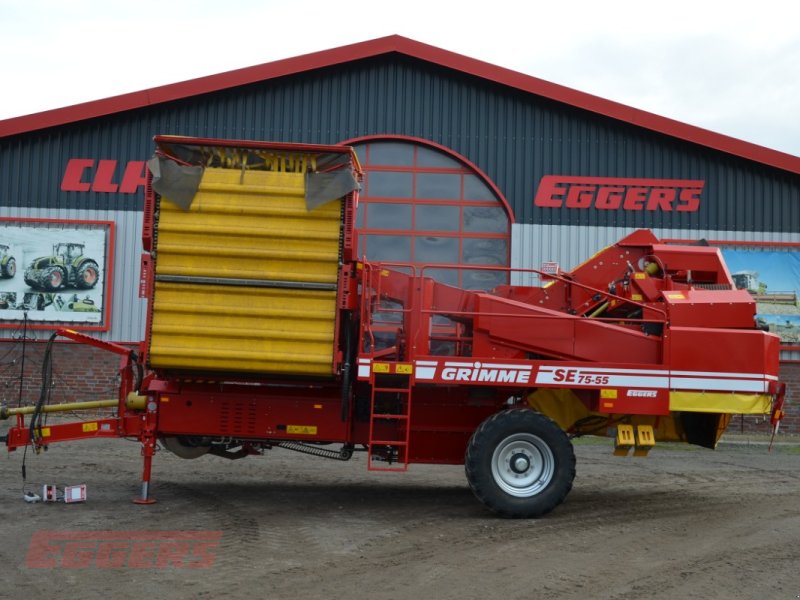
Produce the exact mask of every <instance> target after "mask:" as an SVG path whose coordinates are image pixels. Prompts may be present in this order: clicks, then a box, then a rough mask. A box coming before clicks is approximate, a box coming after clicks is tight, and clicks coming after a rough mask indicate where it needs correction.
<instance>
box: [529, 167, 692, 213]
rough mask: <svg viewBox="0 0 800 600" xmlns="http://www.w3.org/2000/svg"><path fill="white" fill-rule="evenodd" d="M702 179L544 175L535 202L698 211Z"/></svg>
mask: <svg viewBox="0 0 800 600" xmlns="http://www.w3.org/2000/svg"><path fill="white" fill-rule="evenodd" d="M704 186H705V181H703V180H688V179H630V178H625V177H574V176H561V175H545V176H544V177H542V179H541V181H540V182H539V189H538V190H537V192H536V197H535V199H534V204H535V205H536V206H538V207H540V208H562V207H565V208H570V209H578V210H587V209H592V208H594V209H598V210H626V211H663V212H673V211H676V212H697V210H698V209H699V208H700V201H701V197H702V194H703V187H704Z"/></svg>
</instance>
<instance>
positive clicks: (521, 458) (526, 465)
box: [509, 452, 531, 473]
mask: <svg viewBox="0 0 800 600" xmlns="http://www.w3.org/2000/svg"><path fill="white" fill-rule="evenodd" d="M509 465H510V466H511V470H512V471H514V473H524V472H525V471H527V470H528V469H530V467H531V461H530V459H529V458H528V457H527V456H526V455H525V454H524V453H522V452H518V453H517V454H515V455H514V456H512V457H511V460H510V461H509Z"/></svg>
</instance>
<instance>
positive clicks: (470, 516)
mask: <svg viewBox="0 0 800 600" xmlns="http://www.w3.org/2000/svg"><path fill="white" fill-rule="evenodd" d="M725 442H726V443H724V444H722V445H721V447H720V448H719V449H718V450H716V451H710V450H704V449H695V448H691V447H688V446H680V445H669V444H663V445H659V446H658V447H657V448H656V449H654V450H653V451H652V452H651V454H650V456H649V457H647V458H632V457H629V458H618V457H614V456H612V454H611V445H610V441H606V440H596V441H587V442H584V441H580V442H578V443H577V444H576V454H577V459H578V474H577V477H576V480H575V486H574V488H573V490H572V492H571V493H570V495H569V496H568V497H567V500H566V502H565V503H564V504H563V505H562V506H560V507H559V508H557V509H556V510H555V511H554V512H552V513H551V514H549V515H548V516H546V517H544V518H542V519H538V520H525V521H519V520H506V519H501V518H497V517H495V516H493V515H492V514H491V513H489V512H487V511H486V509H484V508H483V506H481V505H480V504H479V503H478V502H477V500H475V498H474V497H473V496H472V494H471V492H470V491H469V488H468V487H467V484H466V481H465V478H464V473H463V468H461V467H449V466H422V465H413V466H412V467H411V469H410V471H409V472H408V473H403V474H397V473H369V472H367V470H366V466H365V461H364V457H363V456H361V455H357V456H356V457H355V458H354V459H353V460H352V461H351V462H349V463H340V462H334V461H329V460H324V459H318V458H313V457H309V456H305V455H300V454H296V453H292V452H289V451H286V450H272V451H270V452H268V453H267V454H266V455H265V456H263V457H252V458H247V459H245V460H240V461H233V462H231V461H226V460H224V459H221V458H217V457H211V456H206V457H203V458H200V459H197V460H193V461H189V460H182V459H179V458H177V457H175V456H172V455H170V454H169V453H167V452H161V453H159V454H158V455H157V456H156V458H155V463H154V473H153V494H154V496H155V497H156V498H157V499H158V503H156V504H154V505H151V506H139V505H135V504H133V503H131V501H130V500H131V498H133V497H134V496H135V495H136V494H137V493H138V490H139V483H138V481H139V478H140V469H141V462H140V461H141V459H140V457H139V449H138V445H137V444H136V443H129V442H125V441H117V440H95V441H90V442H79V443H74V444H63V445H59V446H53V447H52V448H51V449H50V450H49V451H48V452H46V453H42V454H41V455H31V453H30V452H29V453H28V456H27V459H26V464H27V481H28V484H29V485H28V488H29V489H36V488H39V489H40V486H41V484H42V483H55V484H58V485H59V486H63V485H65V484H78V483H85V484H86V485H87V489H88V499H87V501H86V502H85V503H82V504H64V503H55V504H42V503H38V504H28V503H25V502H23V500H22V492H21V490H22V480H21V475H20V466H21V463H22V458H23V453H22V452H20V451H17V452H14V453H11V454H10V455H9V456H8V457H7V458H6V457H3V458H2V459H0V517H2V522H3V529H2V531H3V534H4V535H3V538H4V543H3V544H2V546H1V547H0V565H2V566H0V572H1V573H2V580H3V583H4V585H3V586H2V588H1V589H0V597H9V598H10V597H11V596H12V595H13V596H14V597H18V596H19V594H21V593H24V594H25V595H29V596H33V597H55V596H62V597H63V596H64V595H68V596H70V597H75V598H107V597H115V598H134V597H135V598H161V597H169V598H179V599H181V598H187V599H188V598H219V597H223V596H227V597H230V598H244V597H248V598H264V599H284V598H292V599H303V598H325V599H337V598H358V599H360V598H371V599H384V598H385V599H399V598H414V599H421V598H437V599H450V598H452V599H458V600H468V599H471V598H476V599H478V598H480V599H482V600H483V599H486V598H504V599H512V598H520V599H523V598H524V599H530V598H559V599H561V598H566V599H571V598H575V599H578V598H580V599H582V600H583V599H586V598H608V599H615V598H619V599H623V598H625V599H628V598H642V597H645V598H648V599H653V598H671V599H672V598H702V599H709V598H758V599H766V598H769V599H783V598H786V599H792V600H793V599H795V598H798V597H800V569H798V565H800V541H799V540H800V469H798V466H799V465H800V445H796V444H791V443H790V444H786V443H784V444H781V445H780V446H778V447H776V448H775V449H774V450H773V451H772V452H771V453H768V452H767V450H766V447H765V443H764V442H765V440H763V439H751V438H742V437H737V436H728V437H726V438H725ZM99 532H106V533H99ZM131 532H140V533H138V534H136V533H131ZM142 532H143V533H142ZM159 532H167V533H166V534H164V533H159ZM174 532H189V534H188V535H189V536H190V537H193V536H198V535H200V536H201V537H202V536H205V538H206V541H205V543H206V545H205V546H202V545H200V546H198V545H195V546H192V548H193V549H192V550H191V552H193V553H194V554H193V557H194V559H195V560H193V561H192V560H188V559H186V556H184V557H183V558H184V559H186V560H178V559H174V556H173V559H172V560H170V559H169V558H167V559H165V560H161V563H159V560H160V559H159V557H160V556H161V555H160V554H158V552H161V551H165V546H164V544H165V542H163V540H161V541H158V539H157V540H156V542H154V543H155V546H154V545H153V542H152V540H153V539H154V538H158V535H166V536H167V537H170V536H171V539H172V538H175V537H176V536H177V535H178V534H176V533H174ZM108 535H110V536H111V538H113V539H115V540H116V542H115V544H116V545H115V546H114V547H113V548H114V554H113V556H115V557H117V559H118V560H119V561H120V562H114V561H113V560H112V561H111V562H109V561H108V560H105V559H103V556H106V558H107V555H106V554H103V552H104V550H102V548H105V549H106V550H107V548H108V546H107V545H106V546H103V545H102V543H100V544H99V543H98V541H97V540H98V539H99V540H101V541H102V539H105V538H103V536H108ZM136 535H139V536H140V537H142V536H143V538H144V539H149V540H151V542H148V543H150V545H149V546H147V545H145V546H136V543H137V542H136V539H138V538H136V537H135V536H136ZM185 535H186V534H185ZM59 537H60V538H69V539H72V540H75V539H78V538H81V539H83V541H82V542H80V543H79V545H78V546H75V543H74V542H73V545H72V546H69V545H68V544H65V543H64V542H63V541H62V542H55V541H52V540H55V539H58V538H59ZM84 538H88V540H89V541H88V542H87V541H86V539H84ZM209 540H210V541H209ZM32 542H33V543H32ZM42 543H44V546H42ZM172 543H174V541H173V542H172ZM192 543H194V544H201V543H202V541H201V542H198V541H196V540H195V541H194V542H192ZM158 544H161V545H160V546H159V545H158ZM76 547H77V548H78V550H76ZM154 547H155V548H156V550H153V548H154ZM43 548H44V549H45V550H46V551H43ZM142 548H144V550H142ZM182 548H184V550H185V548H186V547H185V546H182ZM148 552H149V553H150V554H148ZM142 553H144V554H142ZM154 556H156V558H153V557H154ZM76 557H77V558H76ZM137 557H138V558H137ZM179 558H180V557H179ZM190 567H193V568H190ZM23 591H24V592H23Z"/></svg>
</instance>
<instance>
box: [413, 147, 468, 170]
mask: <svg viewBox="0 0 800 600" xmlns="http://www.w3.org/2000/svg"><path fill="white" fill-rule="evenodd" d="M417 166H418V167H439V168H445V169H463V167H462V165H461V163H459V162H458V161H457V160H455V159H454V158H453V157H451V156H447V154H445V153H444V152H440V151H439V150H434V149H433V148H426V147H425V146H417Z"/></svg>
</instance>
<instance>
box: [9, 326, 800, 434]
mask: <svg viewBox="0 0 800 600" xmlns="http://www.w3.org/2000/svg"><path fill="white" fill-rule="evenodd" d="M46 345H47V344H46V343H45V342H31V341H29V342H26V344H25V347H24V350H25V373H24V376H23V377H22V403H23V405H25V404H33V403H34V402H36V400H37V399H38V398H39V391H40V387H41V381H42V379H41V373H42V357H43V355H44V351H45V347H46ZM22 353H23V344H22V342H21V341H15V342H0V402H2V403H3V404H7V405H8V406H17V405H18V402H19V398H20V374H21V365H22ZM119 361H120V357H119V356H117V355H116V354H112V353H110V352H106V351H103V350H99V349H97V348H93V347H92V346H87V345H84V344H75V343H72V342H59V343H56V344H54V348H53V358H52V363H53V382H54V387H53V390H52V392H51V400H50V402H51V403H54V404H55V403H61V402H79V401H84V400H103V399H107V398H116V397H117V388H118V380H117V369H118V368H119ZM781 379H782V380H783V381H784V382H785V383H786V384H787V398H786V404H785V407H784V408H785V411H786V416H785V417H784V419H783V422H782V423H781V429H780V433H781V434H800V363H782V364H781ZM728 431H729V432H734V433H736V432H744V433H764V434H768V433H770V432H771V427H770V424H769V418H767V417H754V416H748V417H740V416H735V417H734V418H733V420H732V421H731V424H730V425H729V427H728Z"/></svg>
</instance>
